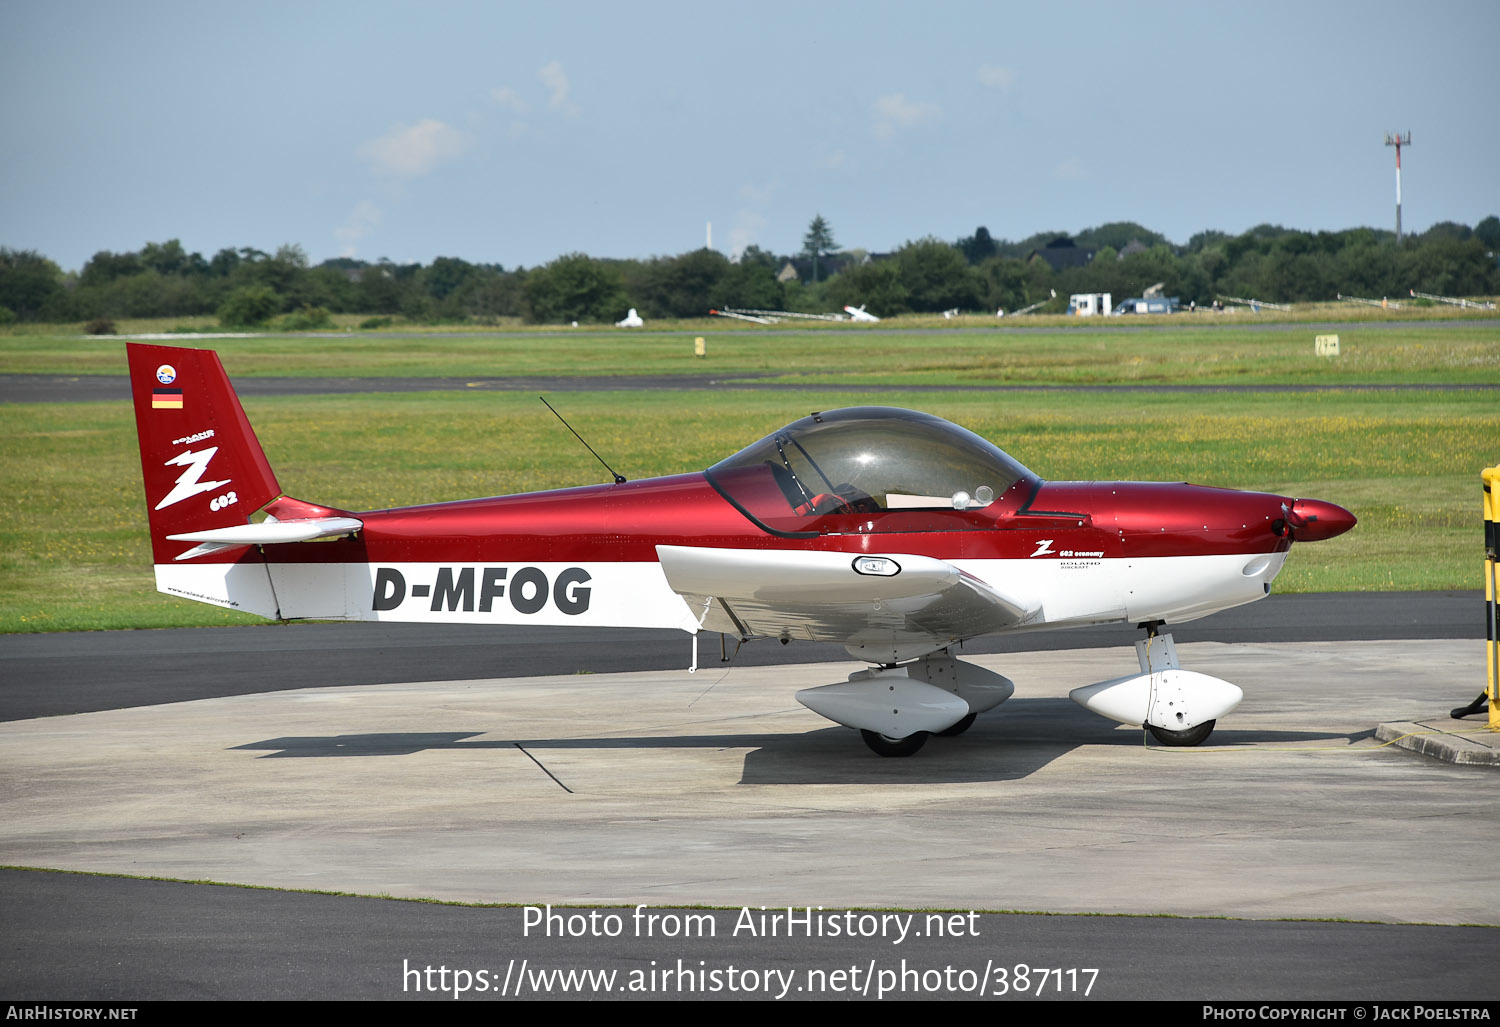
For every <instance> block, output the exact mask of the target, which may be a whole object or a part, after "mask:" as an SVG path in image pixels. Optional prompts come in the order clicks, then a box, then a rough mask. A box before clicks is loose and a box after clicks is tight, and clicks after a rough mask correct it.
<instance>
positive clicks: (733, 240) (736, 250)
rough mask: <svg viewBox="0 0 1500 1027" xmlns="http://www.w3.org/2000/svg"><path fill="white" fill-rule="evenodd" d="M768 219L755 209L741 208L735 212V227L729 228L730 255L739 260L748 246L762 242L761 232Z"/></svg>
mask: <svg viewBox="0 0 1500 1027" xmlns="http://www.w3.org/2000/svg"><path fill="white" fill-rule="evenodd" d="M765 228H766V219H765V216H764V215H763V214H760V213H758V212H756V211H753V210H741V211H739V212H738V213H736V214H735V218H734V227H733V228H732V229H730V230H729V256H730V259H732V260H739V259H740V254H742V253H744V252H745V250H746V248H748V247H750V246H753V245H755V244H756V243H758V242H760V233H761V232H763V231H765Z"/></svg>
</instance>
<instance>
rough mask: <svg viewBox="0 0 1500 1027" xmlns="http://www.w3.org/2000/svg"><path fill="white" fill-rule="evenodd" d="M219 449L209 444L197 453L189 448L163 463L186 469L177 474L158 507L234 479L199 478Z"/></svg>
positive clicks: (161, 507)
mask: <svg viewBox="0 0 1500 1027" xmlns="http://www.w3.org/2000/svg"><path fill="white" fill-rule="evenodd" d="M218 451H219V447H218V446H209V447H208V448H207V449H202V450H199V451H198V452H196V453H195V452H193V451H192V450H190V449H189V450H185V451H184V452H181V453H178V454H177V455H176V456H174V457H173V458H172V459H170V460H168V461H167V462H166V463H165V464H163V466H164V467H184V468H186V470H184V471H183V472H182V473H181V474H179V475H178V476H177V481H176V483H175V484H174V485H173V486H172V491H171V492H168V493H167V494H166V496H165V497H163V498H162V501H161V502H160V503H157V504H156V509H158V510H161V509H164V508H166V507H169V506H171V505H172V504H173V503H180V502H182V501H183V500H184V499H189V498H191V497H193V496H196V495H198V494H199V493H202V492H210V491H212V490H214V489H216V488H218V487H219V486H220V485H228V484H229V483H230V482H231V481H232V480H233V479H231V478H226V479H224V480H223V481H200V480H199V479H200V478H202V477H203V473H204V472H205V471H207V470H208V462H209V461H210V460H212V459H213V458H214V454H215V453H217V452H218Z"/></svg>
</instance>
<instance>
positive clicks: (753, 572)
mask: <svg viewBox="0 0 1500 1027" xmlns="http://www.w3.org/2000/svg"><path fill="white" fill-rule="evenodd" d="M656 552H657V557H658V559H659V560H660V561H661V567H662V571H663V573H665V575H666V578H667V583H668V584H669V585H670V586H671V588H672V590H673V591H674V592H676V593H678V594H679V595H681V596H682V597H683V598H684V599H686V600H687V602H688V605H689V606H690V607H691V608H692V610H693V612H694V614H695V615H698V616H701V617H702V618H703V619H702V626H703V627H704V628H705V629H707V630H710V631H723V632H725V633H728V634H736V635H739V636H740V637H742V638H753V637H763V636H773V637H784V638H799V639H807V640H811V641H816V642H837V643H839V644H841V645H844V646H847V647H848V648H849V650H850V652H851V653H855V654H857V655H861V656H862V658H867V659H876V660H877V661H879V662H889V661H894V660H897V659H905V658H908V657H909V656H914V655H921V654H922V653H926V652H932V651H934V650H936V649H940V648H943V647H944V646H946V645H948V644H950V643H952V642H956V641H959V640H961V639H965V638H973V637H976V636H978V635H984V634H989V633H991V632H995V631H1002V630H1004V629H1006V628H1011V627H1016V626H1019V625H1021V624H1025V623H1028V622H1029V621H1031V620H1033V619H1034V618H1035V617H1036V616H1037V614H1038V612H1039V605H1040V604H1038V603H1037V602H1035V601H1033V600H1031V599H1029V598H1027V597H1021V596H1014V595H1009V594H1007V593H1005V592H1004V591H1002V590H1000V589H998V588H995V587H994V586H993V585H991V584H989V583H988V582H985V581H981V580H980V579H979V578H976V577H974V576H973V575H972V574H969V573H967V572H965V571H963V570H960V569H959V568H958V567H955V566H954V565H953V564H951V563H948V562H946V561H943V560H937V559H934V558H932V557H929V556H917V555H914V554H906V553H883V554H879V555H868V554H858V553H830V552H816V551H809V550H791V549H709V548H696V547H690V546H665V545H663V546H657V547H656ZM886 650H889V651H890V656H889V657H888V658H887V657H886V656H884V655H883V654H884V653H885V651H886Z"/></svg>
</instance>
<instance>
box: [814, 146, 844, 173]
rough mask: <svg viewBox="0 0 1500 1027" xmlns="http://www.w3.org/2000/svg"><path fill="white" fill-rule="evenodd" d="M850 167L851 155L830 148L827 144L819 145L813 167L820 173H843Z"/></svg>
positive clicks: (835, 148) (836, 148)
mask: <svg viewBox="0 0 1500 1027" xmlns="http://www.w3.org/2000/svg"><path fill="white" fill-rule="evenodd" d="M849 166H850V161H849V154H848V153H846V152H844V151H843V150H841V149H839V148H838V147H836V146H835V147H830V146H829V145H828V144H826V143H822V142H820V143H818V148H817V150H816V152H814V154H813V167H815V168H817V169H818V170H819V171H842V170H844V169H845V168H846V167H849Z"/></svg>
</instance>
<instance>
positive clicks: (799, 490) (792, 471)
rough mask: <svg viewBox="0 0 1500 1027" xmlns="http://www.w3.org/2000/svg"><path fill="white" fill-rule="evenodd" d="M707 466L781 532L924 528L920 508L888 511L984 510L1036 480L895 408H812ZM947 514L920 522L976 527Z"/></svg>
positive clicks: (728, 494) (950, 427) (949, 429)
mask: <svg viewBox="0 0 1500 1027" xmlns="http://www.w3.org/2000/svg"><path fill="white" fill-rule="evenodd" d="M707 473H708V480H709V481H710V482H711V483H712V484H713V486H714V487H715V488H716V489H718V490H719V492H720V493H722V494H723V495H724V497H725V498H727V499H728V500H730V501H731V502H732V503H734V504H735V505H736V506H737V507H739V508H740V509H741V510H742V511H744V512H745V513H746V514H747V515H749V516H750V517H751V518H752V519H753V520H755V521H757V522H759V523H760V524H761V525H762V526H763V527H766V528H768V529H770V530H772V531H779V532H787V531H792V532H805V531H819V530H864V531H907V530H924V528H923V527H921V526H918V525H917V521H923V519H922V518H920V517H919V518H917V519H916V520H914V519H913V518H912V517H910V516H899V517H895V518H894V519H893V518H891V517H889V516H888V515H891V514H895V513H897V512H899V511H907V512H913V513H918V512H921V511H928V512H931V513H935V512H937V511H947V512H948V513H949V514H952V513H954V512H955V511H956V512H959V513H964V512H967V511H982V510H984V509H985V508H987V507H989V506H991V504H994V503H996V502H997V501H999V500H1000V499H1001V497H1004V496H1006V495H1007V494H1008V493H1011V491H1012V487H1013V486H1015V485H1017V483H1021V484H1022V485H1027V486H1029V485H1032V484H1034V483H1035V482H1036V480H1037V479H1036V476H1035V475H1033V474H1032V473H1031V472H1030V471H1028V470H1027V469H1026V468H1025V467H1023V466H1021V464H1019V463H1017V462H1016V461H1015V460H1013V459H1011V458H1010V457H1009V456H1007V455H1006V453H1005V452H1004V451H1003V450H1001V449H1000V448H999V447H997V446H995V445H993V444H992V443H990V442H988V441H986V440H985V439H983V438H981V437H980V436H978V435H975V434H974V433H973V432H971V431H968V430H966V429H964V428H960V427H959V426H958V425H956V424H953V423H951V422H949V421H945V420H943V419H942V418H940V417H934V416H932V415H931V414H923V413H918V412H916V411H913V410H902V409H899V408H896V407H849V408H846V409H843V410H831V411H827V412H825V413H815V414H812V415H810V416H808V417H804V418H802V419H801V420H799V421H794V422H792V423H791V424H789V425H787V426H786V427H785V428H782V429H780V430H779V431H776V432H773V433H772V434H770V435H767V436H766V437H765V438H763V439H761V440H760V441H759V442H756V443H754V444H752V445H749V446H746V447H745V448H744V449H742V450H740V451H739V452H738V453H736V454H734V455H733V456H731V457H729V458H728V459H726V460H721V461H719V462H718V463H716V464H714V465H713V466H712V467H710V468H709V469H708V472H707ZM1025 491H1027V492H1028V493H1029V491H1030V489H1029V488H1027V489H1026V490H1025ZM1016 502H1019V500H1016ZM1008 505H1009V504H1008ZM836 515H860V516H859V517H858V518H857V519H858V520H860V521H861V522H862V523H861V525H860V526H859V527H858V528H851V527H849V526H847V525H843V524H841V523H839V522H840V521H842V518H838V520H837V521H833V522H830V521H829V518H833V517H835V516H836ZM948 520H951V518H949V519H943V518H938V519H937V520H934V519H933V518H932V517H931V516H929V517H927V518H925V521H923V523H924V524H926V525H927V526H926V528H925V530H933V529H941V528H957V527H973V526H975V525H973V524H970V523H963V524H960V523H951V524H950V523H947V521H948ZM969 520H972V518H969Z"/></svg>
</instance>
